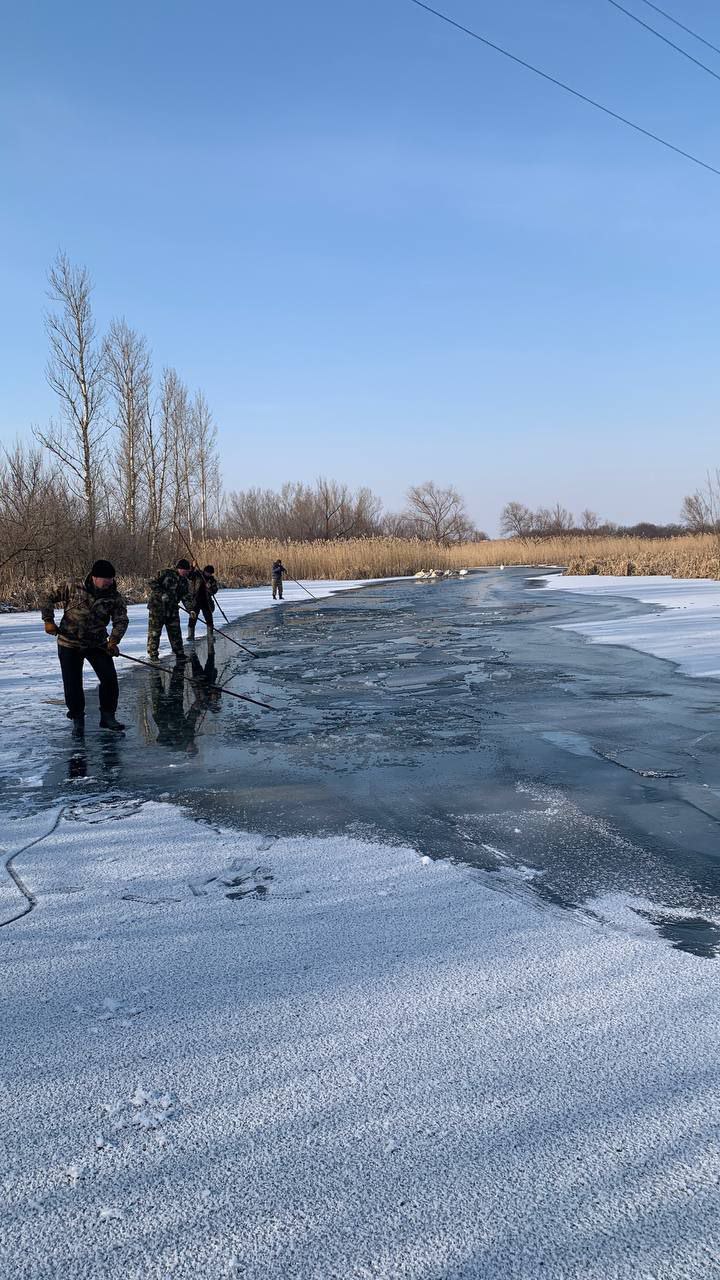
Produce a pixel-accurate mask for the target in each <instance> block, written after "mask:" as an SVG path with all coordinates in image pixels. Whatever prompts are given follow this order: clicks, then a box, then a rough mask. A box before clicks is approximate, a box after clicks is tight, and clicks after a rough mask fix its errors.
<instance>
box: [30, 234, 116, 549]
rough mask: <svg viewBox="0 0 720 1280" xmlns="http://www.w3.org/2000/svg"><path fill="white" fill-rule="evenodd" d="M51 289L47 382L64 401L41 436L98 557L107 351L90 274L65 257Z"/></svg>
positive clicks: (52, 274) (58, 263) (59, 261)
mask: <svg viewBox="0 0 720 1280" xmlns="http://www.w3.org/2000/svg"><path fill="white" fill-rule="evenodd" d="M48 283H49V290H48V293H49V297H50V299H51V301H52V302H54V303H56V304H57V309H56V310H53V311H49V312H48V313H47V316H46V319H45V328H46V332H47V335H48V339H49V341H50V358H49V360H48V364H47V369H46V376H47V380H48V383H49V384H50V386H51V387H52V389H53V391H54V392H55V393H56V395H57V396H58V399H59V401H60V420H59V422H51V423H50V424H49V426H48V428H47V430H46V431H40V430H37V431H36V436H37V438H38V440H40V442H41V443H42V444H43V445H44V446H45V448H46V449H49V450H50V452H51V453H53V454H54V455H55V457H56V458H58V459H59V460H60V462H61V463H62V465H63V467H64V469H65V477H66V479H67V481H68V484H69V486H70V487H71V489H72V491H73V492H74V493H76V494H77V495H78V496H79V497H80V498H81V499H82V502H83V506H84V524H85V538H86V542H87V548H86V549H87V552H88V554H89V555H90V556H94V555H95V536H96V531H97V514H98V483H99V474H100V466H101V450H102V443H103V440H104V437H105V435H106V434H107V431H108V430H109V428H108V427H107V425H106V424H105V423H104V422H103V419H102V408H103V402H104V399H105V357H104V351H103V347H102V344H99V343H98V342H97V340H96V331H95V320H94V318H93V313H92V307H91V302H90V295H91V293H92V281H91V279H90V276H89V274H88V272H87V270H86V268H85V267H80V266H73V264H72V263H71V262H70V260H69V258H68V257H67V255H66V254H64V253H59V254H58V256H57V258H56V260H55V262H54V263H53V265H52V267H51V268H50V272H49V275H48Z"/></svg>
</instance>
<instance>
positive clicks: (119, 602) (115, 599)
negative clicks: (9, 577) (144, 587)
mask: <svg viewBox="0 0 720 1280" xmlns="http://www.w3.org/2000/svg"><path fill="white" fill-rule="evenodd" d="M57 605H61V606H62V610H63V616H62V618H61V619H60V634H59V635H58V644H62V645H65V646H67V647H68V648H75V647H76V646H77V645H79V646H80V647H81V648H82V649H95V648H101V649H103V648H104V647H105V645H106V643H107V639H108V634H107V627H108V623H110V622H112V631H111V633H110V639H111V640H112V641H113V642H114V643H115V644H119V643H120V641H121V640H122V637H123V636H124V635H125V632H126V631H127V627H128V615H127V608H126V607H125V601H124V599H123V597H122V596H121V595H120V592H119V591H118V589H117V587H116V586H115V583H113V585H112V586H111V587H104V588H103V589H102V590H100V589H99V588H98V587H96V586H94V584H93V580H92V578H91V577H90V575H89V574H88V576H87V578H86V579H85V581H84V582H82V581H81V580H80V579H79V578H77V579H75V580H73V581H70V582H63V583H62V584H61V585H60V586H58V587H55V588H54V590H52V591H50V592H49V594H48V595H47V596H45V598H44V600H43V601H42V606H41V617H42V620H43V622H54V621H55V608H56V606H57Z"/></svg>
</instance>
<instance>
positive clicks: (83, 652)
mask: <svg viewBox="0 0 720 1280" xmlns="http://www.w3.org/2000/svg"><path fill="white" fill-rule="evenodd" d="M58 657H59V659H60V670H61V671H62V679H63V689H64V691H65V701H66V703H67V709H68V711H69V712H70V715H71V716H72V718H73V720H75V719H77V718H78V717H79V716H82V715H84V713H85V692H84V690H83V663H84V661H85V659H86V658H87V660H88V662H89V663H90V666H91V667H92V669H93V671H94V672H95V675H96V676H97V678H98V680H99V681H100V688H99V689H98V698H99V700H100V710H101V711H109V712H110V713H111V714H114V713H115V709H116V707H117V704H118V697H119V692H120V691H119V689H118V682H117V675H116V673H115V663H114V662H113V660H112V658H111V657H110V654H109V653H104V652H103V650H102V649H70V648H68V646H67V645H65V644H59V645H58Z"/></svg>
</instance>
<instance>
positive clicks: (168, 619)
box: [147, 560, 191, 662]
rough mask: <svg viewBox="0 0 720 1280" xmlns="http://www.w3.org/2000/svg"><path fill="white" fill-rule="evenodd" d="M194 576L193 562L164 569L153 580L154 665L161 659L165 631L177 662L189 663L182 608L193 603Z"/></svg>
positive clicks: (151, 644) (151, 629)
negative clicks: (183, 631)
mask: <svg viewBox="0 0 720 1280" xmlns="http://www.w3.org/2000/svg"><path fill="white" fill-rule="evenodd" d="M190 572H191V570H190V561H189V560H178V562H177V564H176V565H175V568H174V569H161V571H160V573H158V574H157V575H156V576H155V577H154V578H151V579H150V597H149V599H148V638H147V651H148V653H149V655H150V657H151V658H152V659H153V660H154V661H156V660H157V658H158V657H159V655H160V636H161V634H162V629H163V627H164V628H165V630H166V631H167V637H168V640H169V641H170V644H171V646H172V651H173V653H174V654H175V660H176V661H177V662H185V650H184V649H183V642H182V631H181V629H180V605H181V603H184V602H185V601H186V600H189V599H190V592H191V587H190Z"/></svg>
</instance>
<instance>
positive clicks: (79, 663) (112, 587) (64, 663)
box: [41, 560, 128, 731]
mask: <svg viewBox="0 0 720 1280" xmlns="http://www.w3.org/2000/svg"><path fill="white" fill-rule="evenodd" d="M57 605H61V606H62V609H63V615H62V618H61V619H60V625H59V626H57V625H56V623H55V608H56V606H57ZM41 617H42V620H43V622H44V623H45V630H46V632H47V633H48V635H51V636H57V642H58V657H59V659H60V670H61V672H62V679H63V689H64V692H65V702H66V704H67V714H68V719H69V720H72V721H73V722H74V723H75V726H76V728H77V729H78V730H79V731H80V730H81V729H82V726H83V724H84V719H85V693H84V691H83V678H82V676H83V663H84V662H85V659H86V658H87V660H88V662H89V663H90V666H91V667H92V669H93V671H94V672H95V674H96V676H97V678H98V680H99V681H100V689H99V695H98V696H99V700H100V725H101V727H102V728H103V729H116V730H120V729H123V728H124V727H125V726H124V725H122V724H120V722H119V721H118V720H116V719H115V712H116V710H117V704H118V696H119V690H118V682H117V675H116V673H115V665H114V663H113V658H114V657H115V656H116V654H117V651H118V645H119V644H120V641H121V640H122V638H123V636H124V635H125V632H126V631H127V625H128V615H127V608H126V607H125V601H124V600H123V597H122V596H121V595H120V592H119V591H118V589H117V584H116V582H115V569H114V567H113V565H111V563H110V561H109V560H96V561H95V563H94V565H93V567H92V569H91V570H90V572H89V574H88V576H87V578H85V580H84V581H82V580H80V579H76V580H73V581H69V582H63V583H61V584H60V585H59V586H57V587H55V588H53V589H52V590H51V591H49V592H48V594H47V595H46V596H45V598H44V599H43V601H42V607H41ZM110 622H112V631H111V633H110V636H109V638H108V634H107V627H108V624H109V623H110Z"/></svg>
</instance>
